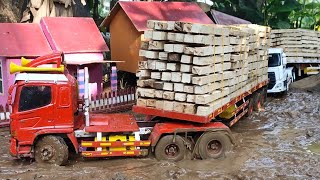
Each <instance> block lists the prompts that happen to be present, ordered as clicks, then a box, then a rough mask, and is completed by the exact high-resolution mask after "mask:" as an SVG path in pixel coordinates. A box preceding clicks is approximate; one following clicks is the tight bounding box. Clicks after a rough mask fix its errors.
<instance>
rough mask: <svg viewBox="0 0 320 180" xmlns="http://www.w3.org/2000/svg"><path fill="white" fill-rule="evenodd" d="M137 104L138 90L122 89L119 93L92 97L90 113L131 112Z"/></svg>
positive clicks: (132, 88)
mask: <svg viewBox="0 0 320 180" xmlns="http://www.w3.org/2000/svg"><path fill="white" fill-rule="evenodd" d="M135 102H136V88H134V87H131V88H127V89H120V90H118V91H117V92H115V91H113V92H107V93H102V94H100V95H97V96H91V101H90V108H89V111H91V112H99V113H114V112H124V111H128V110H130V109H131V108H132V106H133V105H134V104H135ZM79 109H81V108H79Z"/></svg>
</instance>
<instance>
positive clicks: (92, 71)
mask: <svg viewBox="0 0 320 180" xmlns="http://www.w3.org/2000/svg"><path fill="white" fill-rule="evenodd" d="M40 25H41V28H42V30H43V32H44V34H45V36H46V38H47V40H48V42H49V44H50V46H51V48H52V50H55V51H62V52H63V53H64V61H65V62H66V63H67V69H68V70H69V73H70V74H71V75H73V76H74V77H77V72H78V69H82V68H83V67H84V66H86V67H88V69H89V76H90V81H89V83H90V92H91V94H93V95H96V94H100V92H101V91H102V76H103V71H102V68H103V64H102V63H103V62H104V58H103V52H107V51H109V48H108V46H107V44H106V43H105V41H104V39H103V37H102V35H101V34H100V31H99V29H98V27H97V26H96V24H95V22H94V20H93V19H92V18H83V17H72V18H70V17H44V18H42V19H41V21H40Z"/></svg>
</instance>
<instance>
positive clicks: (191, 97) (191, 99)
mask: <svg viewBox="0 0 320 180" xmlns="http://www.w3.org/2000/svg"><path fill="white" fill-rule="evenodd" d="M195 98H196V95H194V94H187V100H186V101H187V102H188V103H194V101H195Z"/></svg>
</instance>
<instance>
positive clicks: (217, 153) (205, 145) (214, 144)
mask: <svg viewBox="0 0 320 180" xmlns="http://www.w3.org/2000/svg"><path fill="white" fill-rule="evenodd" d="M198 149H199V155H200V157H201V158H202V159H210V158H212V159H218V158H222V157H224V156H225V153H226V152H228V151H230V149H231V141H230V138H229V137H228V136H227V135H226V134H225V133H221V132H205V133H204V134H203V135H202V137H201V138H200V139H199V143H198Z"/></svg>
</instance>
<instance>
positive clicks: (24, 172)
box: [0, 92, 320, 180]
mask: <svg viewBox="0 0 320 180" xmlns="http://www.w3.org/2000/svg"><path fill="white" fill-rule="evenodd" d="M231 130H232V132H233V135H234V136H235V138H236V143H237V144H236V145H235V147H234V149H233V151H232V152H230V153H229V154H228V155H227V157H226V158H225V159H218V160H184V161H181V162H178V163H173V162H165V161H164V162H162V161H157V160H155V159H154V158H152V157H149V158H116V159H103V160H101V159H94V160H84V159H82V158H75V159H72V160H71V161H70V163H69V165H68V166H65V167H57V166H43V165H39V164H36V163H34V162H32V161H28V160H27V161H21V160H13V159H12V158H11V157H10V155H9V153H8V149H9V142H8V140H9V133H8V129H6V128H5V129H0V140H1V142H2V146H1V147H0V164H1V167H0V179H59V180H60V179H70V180H71V179H119V180H123V179H320V153H319V151H320V95H319V94H315V93H307V92H293V93H289V94H288V95H287V96H286V97H270V98H268V102H267V104H266V107H265V109H264V111H261V112H259V113H254V114H253V116H251V117H250V118H244V119H242V120H240V121H239V123H237V124H236V125H235V126H233V127H232V128H231Z"/></svg>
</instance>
